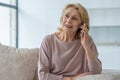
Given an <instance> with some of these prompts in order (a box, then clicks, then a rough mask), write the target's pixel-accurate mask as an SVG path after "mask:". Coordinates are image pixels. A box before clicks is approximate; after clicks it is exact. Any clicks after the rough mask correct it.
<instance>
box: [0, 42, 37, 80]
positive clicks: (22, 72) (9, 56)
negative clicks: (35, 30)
mask: <svg viewBox="0 0 120 80" xmlns="http://www.w3.org/2000/svg"><path fill="white" fill-rule="evenodd" d="M38 53H39V49H38V48H34V49H27V48H24V49H23V48H21V49H16V48H14V47H10V46H6V45H2V44H0V80H33V78H34V74H35V71H36V69H37V61H38Z"/></svg>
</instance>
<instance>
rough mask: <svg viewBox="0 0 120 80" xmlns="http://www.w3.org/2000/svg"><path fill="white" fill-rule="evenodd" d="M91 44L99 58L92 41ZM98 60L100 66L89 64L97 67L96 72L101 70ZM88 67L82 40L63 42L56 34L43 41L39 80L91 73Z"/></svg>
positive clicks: (59, 79) (57, 79)
mask: <svg viewBox="0 0 120 80" xmlns="http://www.w3.org/2000/svg"><path fill="white" fill-rule="evenodd" d="M90 42H91V49H92V50H93V51H94V53H95V55H96V57H98V52H97V49H96V46H95V44H94V42H93V40H92V39H91V41H90ZM97 60H98V62H99V64H95V63H94V62H93V63H89V64H90V65H93V66H96V68H95V69H94V70H95V71H98V70H101V69H100V68H101V64H100V63H101V62H100V60H99V59H97ZM88 66H89V65H88V61H87V58H86V54H85V50H84V48H83V47H82V45H81V43H80V39H77V40H74V41H72V42H63V41H60V40H59V39H58V38H57V37H56V35H55V34H51V35H47V36H46V37H45V38H44V39H43V41H42V43H41V47H40V53H39V62H38V76H39V80H62V78H63V76H75V75H77V74H80V73H84V72H89V68H88ZM95 71H94V72H95Z"/></svg>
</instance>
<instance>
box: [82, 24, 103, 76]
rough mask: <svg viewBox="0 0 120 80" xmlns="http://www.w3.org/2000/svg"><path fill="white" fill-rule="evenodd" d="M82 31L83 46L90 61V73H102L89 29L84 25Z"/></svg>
mask: <svg viewBox="0 0 120 80" xmlns="http://www.w3.org/2000/svg"><path fill="white" fill-rule="evenodd" d="M81 28H82V31H81V44H82V46H83V48H84V49H85V54H86V58H87V61H88V64H87V65H88V68H89V72H91V73H92V74H97V73H101V71H102V66H101V62H100V60H99V59H98V52H97V49H96V46H95V44H94V42H93V40H92V38H91V37H90V36H89V34H88V29H87V27H86V25H85V24H84V25H83V26H82V27H81Z"/></svg>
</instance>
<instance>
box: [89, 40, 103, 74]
mask: <svg viewBox="0 0 120 80" xmlns="http://www.w3.org/2000/svg"><path fill="white" fill-rule="evenodd" d="M88 52H89V53H90V54H91V53H92V54H93V55H94V58H93V59H88V68H89V71H90V72H92V73H93V74H97V73H101V71H102V63H101V61H100V60H99V59H98V51H97V49H96V46H95V43H94V42H93V40H92V38H91V46H90V50H88Z"/></svg>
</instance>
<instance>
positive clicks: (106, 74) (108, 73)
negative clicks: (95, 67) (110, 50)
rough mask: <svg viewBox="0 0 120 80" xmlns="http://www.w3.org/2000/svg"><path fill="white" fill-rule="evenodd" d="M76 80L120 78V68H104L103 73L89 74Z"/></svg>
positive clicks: (110, 79)
mask: <svg viewBox="0 0 120 80" xmlns="http://www.w3.org/2000/svg"><path fill="white" fill-rule="evenodd" d="M76 80H120V70H110V69H104V70H103V71H102V73H101V74H95V75H87V76H83V77H80V78H78V79H76Z"/></svg>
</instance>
